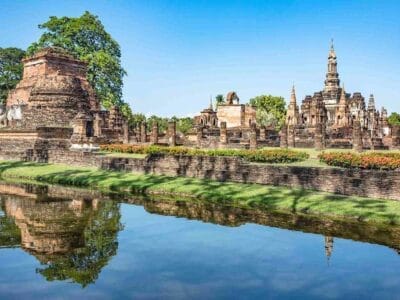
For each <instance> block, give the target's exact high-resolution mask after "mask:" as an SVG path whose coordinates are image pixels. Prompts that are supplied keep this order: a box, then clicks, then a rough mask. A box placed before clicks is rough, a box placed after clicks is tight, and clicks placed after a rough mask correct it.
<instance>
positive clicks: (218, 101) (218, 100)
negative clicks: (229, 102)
mask: <svg viewBox="0 0 400 300" xmlns="http://www.w3.org/2000/svg"><path fill="white" fill-rule="evenodd" d="M224 102H225V98H224V95H221V94H219V95H217V96H215V103H216V104H217V106H218V105H220V104H223V103H224Z"/></svg>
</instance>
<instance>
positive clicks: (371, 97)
mask: <svg viewBox="0 0 400 300" xmlns="http://www.w3.org/2000/svg"><path fill="white" fill-rule="evenodd" d="M368 110H375V98H374V95H373V94H371V95H369V99H368Z"/></svg>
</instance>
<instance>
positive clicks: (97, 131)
mask: <svg viewBox="0 0 400 300" xmlns="http://www.w3.org/2000/svg"><path fill="white" fill-rule="evenodd" d="M101 124H102V119H101V117H100V115H99V114H96V116H95V118H94V122H93V131H94V136H96V137H100V136H101V135H102V132H101Z"/></svg>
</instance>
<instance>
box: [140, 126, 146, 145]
mask: <svg viewBox="0 0 400 300" xmlns="http://www.w3.org/2000/svg"><path fill="white" fill-rule="evenodd" d="M140 142H141V143H146V142H147V133H146V122H142V123H141V124H140Z"/></svg>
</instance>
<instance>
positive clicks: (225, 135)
mask: <svg viewBox="0 0 400 300" xmlns="http://www.w3.org/2000/svg"><path fill="white" fill-rule="evenodd" d="M220 127H221V128H220V135H219V141H220V143H221V144H223V145H226V144H228V132H227V129H226V122H221V124H220Z"/></svg>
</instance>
